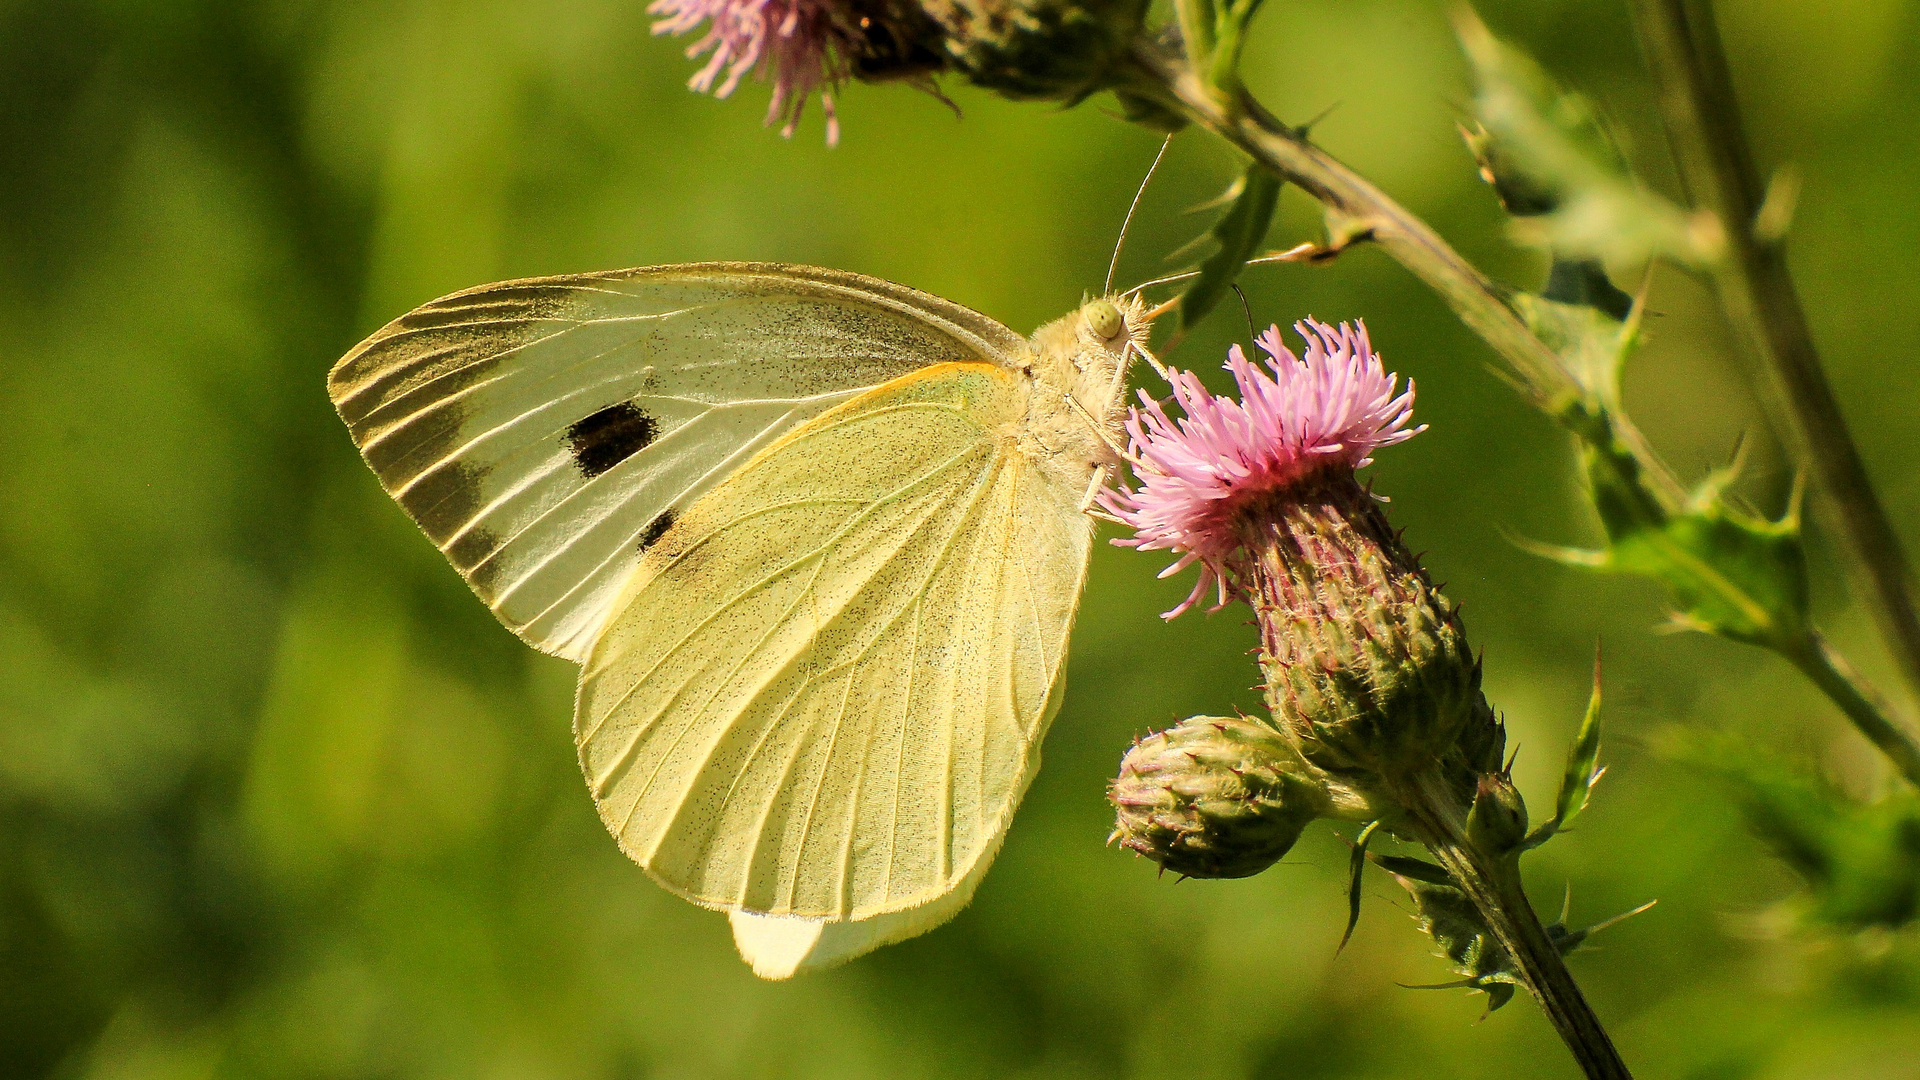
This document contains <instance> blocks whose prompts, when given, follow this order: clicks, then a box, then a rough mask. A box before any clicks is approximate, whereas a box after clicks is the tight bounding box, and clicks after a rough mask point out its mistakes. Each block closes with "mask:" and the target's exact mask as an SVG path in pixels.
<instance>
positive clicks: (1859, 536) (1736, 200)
mask: <svg viewBox="0 0 1920 1080" xmlns="http://www.w3.org/2000/svg"><path fill="white" fill-rule="evenodd" d="M1630 7H1631V8H1632V10H1633V19H1634V25H1635V28H1636V29H1637V30H1638V32H1639V36H1640V43H1641V49H1642V51H1643V52H1644V53H1645V55H1646V60H1647V66H1648V67H1649V68H1650V69H1652V72H1653V75H1654V79H1655V81H1656V82H1657V83H1658V84H1659V92H1660V97H1661V105H1662V108H1663V111H1664V113H1665V116H1666V125H1667V135H1668V141H1669V142H1670V143H1671V144H1672V146H1673V152H1674V158H1675V160H1676V163H1677V164H1678V166H1679V170H1680V177H1681V180H1682V182H1683V183H1684V185H1685V187H1686V188H1687V192H1688V194H1689V196H1690V197H1691V198H1692V199H1693V200H1694V201H1695V202H1696V203H1697V204H1699V206H1700V208H1701V209H1703V210H1705V211H1706V212H1707V213H1709V214H1711V215H1712V216H1713V218H1714V219H1715V220H1716V221H1717V222H1718V224H1719V226H1720V231H1721V232H1722V233H1723V234H1724V236H1725V241H1726V250H1725V253H1724V255H1723V256H1722V257H1721V258H1720V259H1719V260H1718V261H1717V262H1716V263H1715V265H1714V266H1713V268H1712V276H1713V281H1714V285H1715V286H1716V288H1717V290H1718V292H1719V295H1720V305H1721V307H1722V309H1723V310H1724V311H1725V313H1726V316H1727V321H1728V322H1729V323H1730V324H1731V325H1732V328H1733V330H1734V336H1735V338H1736V340H1737V341H1738V343H1739V345H1740V347H1741V350H1742V351H1743V352H1744V353H1745V354H1746V355H1747V357H1748V359H1749V362H1750V364H1751V366H1752V367H1754V368H1757V369H1760V370H1761V371H1763V372H1764V373H1765V374H1764V376H1763V378H1764V380H1765V381H1766V382H1767V383H1768V384H1770V388H1771V391H1772V393H1771V394H1762V395H1760V397H1761V398H1762V400H1763V401H1766V402H1768V405H1769V408H1770V411H1773V412H1776V413H1778V412H1781V411H1784V412H1785V413H1786V414H1787V417H1788V419H1789V420H1790V421H1791V422H1790V423H1787V424H1783V425H1779V426H1780V427H1781V428H1782V429H1783V430H1786V431H1787V432H1789V433H1790V438H1791V440H1792V441H1793V442H1794V443H1795V444H1797V445H1796V446H1795V449H1796V450H1797V451H1798V456H1799V457H1800V458H1801V459H1802V460H1805V461H1809V462H1811V463H1812V466H1813V469H1814V473H1815V475H1816V476H1818V477H1819V479H1820V484H1821V488H1822V489H1823V490H1824V491H1825V492H1826V494H1827V496H1828V497H1829V499H1830V500H1831V506H1830V509H1829V512H1828V513H1827V514H1824V515H1823V517H1824V518H1826V519H1828V521H1827V524H1828V526H1829V527H1830V528H1832V529H1833V530H1834V532H1835V533H1836V534H1837V535H1838V536H1839V537H1840V538H1841V541H1842V547H1843V548H1844V549H1845V551H1846V553H1847V556H1848V557H1847V559H1846V560H1845V562H1846V565H1847V569H1848V572H1849V577H1851V578H1852V580H1853V583H1854V587H1855V589H1856V590H1857V592H1858V593H1859V595H1860V596H1861V597H1862V598H1863V599H1864V600H1865V602H1866V603H1867V605H1868V607H1870V608H1871V609H1872V611H1873V614H1874V618H1875V620H1876V621H1877V622H1878V623H1879V626H1880V632H1881V635H1882V637H1883V638H1884V639H1885V641H1886V645H1887V649H1888V651H1889V652H1891V653H1892V654H1893V657H1894V660H1895V662H1896V663H1897V664H1898V666H1899V668H1900V670H1901V674H1902V675H1903V676H1904V677H1905V679H1906V682H1907V685H1908V689H1909V690H1910V692H1912V693H1913V694H1914V695H1916V696H1920V616H1916V614H1915V610H1914V602H1913V594H1912V591H1911V584H1912V580H1913V579H1912V573H1911V570H1910V569H1909V567H1908V563H1907V559H1906V553H1905V551H1904V550H1903V549H1902V547H1901V544H1900V539H1899V536H1898V534H1896V533H1895V532H1894V529H1893V525H1892V523H1891V522H1890V521H1889V520H1888V518H1887V513H1886V510H1885V508H1884V507H1883V506H1882V505H1881V502H1880V499H1879V497H1878V495H1876V494H1875V492H1874V488H1873V482H1872V480H1871V479H1870V478H1869V477H1868V475H1867V470H1866V465H1865V463H1864V462H1863V461H1862V460H1861V457H1860V451H1859V448H1858V447H1857V446H1856V445H1855V443H1854V441H1853V437H1852V435H1851V434H1850V433H1849V432H1848V430H1847V422H1846V419H1845V418H1844V417H1843V416H1842V415H1841V412H1840V406H1839V403H1838V402H1837V401H1836V400H1835V399H1834V396H1833V389H1832V387H1831V386H1829V385H1828V383H1827V377H1826V374H1825V372H1824V371H1823V370H1822V367H1821V364H1820V354H1819V352H1818V351H1817V350H1816V349H1815V348H1814V344H1813V336H1812V333H1811V331H1810V330H1809V328H1808V325H1807V317H1806V312H1805V311H1804V310H1803V309H1802V307H1801V304H1800V296H1799V293H1798V292H1797V291H1796V290H1795V288H1794V284H1793V277H1792V275H1791V274H1790V273H1789V271H1788V269H1787V260H1786V252H1785V249H1784V247H1783V246H1782V244H1781V243H1780V237H1779V236H1778V235H1761V233H1762V231H1763V230H1762V229H1761V227H1760V224H1761V223H1760V211H1761V208H1762V206H1763V205H1764V204H1765V201H1766V189H1765V187H1764V186H1763V185H1762V184H1761V182H1760V177H1759V174H1758V172H1757V171H1756V170H1755V168H1754V164H1753V154H1752V151H1751V150H1750V149H1749V147H1748V145H1747V138H1746V131H1745V128H1744V127H1743V126H1742V125H1741V119H1740V108H1739V102H1738V101H1737V99H1736V98H1735V97H1734V92H1733V78H1732V75H1731V73H1730V71H1729V69H1728V67H1727V57H1726V53H1725V51H1724V50H1723V49H1722V48H1721V44H1720V31H1719V28H1718V26H1717V25H1716V24H1715V22H1714V17H1713V8H1712V5H1711V4H1710V3H1709V2H1708V0H1633V3H1632V4H1631V5H1630ZM1774 216H1778V215H1774ZM1767 231H1769V232H1771V230H1767ZM1802 670H1805V671H1807V672H1808V674H1809V675H1813V674H1814V672H1813V671H1812V670H1810V669H1808V668H1807V667H1806V665H1804V664H1803V665H1802ZM1815 678H1816V681H1818V679H1819V677H1818V676H1815ZM1826 685H1827V684H1826V683H1823V684H1822V686H1823V688H1824V687H1825V686H1826ZM1829 693H1831V691H1829ZM1835 700H1836V701H1837V700H1840V699H1839V698H1838V697H1836V698H1835ZM1842 707H1843V708H1845V707H1846V705H1845V703H1844V702H1843V703H1842ZM1848 715H1849V716H1853V715H1854V713H1853V711H1852V710H1849V713H1848ZM1855 723H1859V720H1858V719H1857V718H1856V720H1855ZM1862 730H1866V729H1865V728H1864V727H1863V728H1862ZM1868 737H1869V738H1873V735H1872V733H1869V736H1868ZM1875 742H1876V744H1880V745H1881V747H1882V749H1886V746H1885V744H1881V743H1880V740H1879V739H1877V738H1876V739H1875ZM1888 754H1889V756H1894V752H1893V751H1891V750H1889V751H1888ZM1898 763H1899V760H1898V758H1897V757H1896V764H1898ZM1901 769H1902V771H1903V772H1905V773H1906V774H1907V775H1908V777H1909V778H1913V777H1914V775H1915V774H1914V771H1913V769H1912V768H1911V767H1910V766H1908V765H1904V764H1903V765H1901Z"/></svg>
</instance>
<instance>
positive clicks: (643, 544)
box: [639, 506, 679, 551]
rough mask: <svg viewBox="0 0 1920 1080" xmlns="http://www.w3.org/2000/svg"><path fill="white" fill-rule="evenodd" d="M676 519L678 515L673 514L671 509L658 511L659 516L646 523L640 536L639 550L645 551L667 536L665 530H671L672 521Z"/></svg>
mask: <svg viewBox="0 0 1920 1080" xmlns="http://www.w3.org/2000/svg"><path fill="white" fill-rule="evenodd" d="M677 517H679V515H678V514H675V513H674V512H673V507H671V506H669V507H667V508H666V509H665V510H662V511H660V513H659V515H658V516H656V517H655V518H654V519H653V520H652V521H649V522H647V527H646V529H645V531H643V532H641V534H640V547H639V550H641V551H645V550H647V549H648V548H650V547H652V546H653V545H654V544H656V543H658V542H659V540H660V538H661V537H662V536H665V535H666V534H667V530H668V529H671V528H673V522H674V519H675V518H677Z"/></svg>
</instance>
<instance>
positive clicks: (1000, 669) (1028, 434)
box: [328, 263, 1158, 978]
mask: <svg viewBox="0 0 1920 1080" xmlns="http://www.w3.org/2000/svg"><path fill="white" fill-rule="evenodd" d="M1155 314H1158V312H1148V311H1147V310H1146V308H1145V305H1144V304H1143V303H1142V302H1141V301H1140V300H1138V299H1137V298H1135V297H1133V296H1131V295H1121V296H1113V297H1108V298H1103V299H1096V300H1092V301H1090V302H1088V303H1086V304H1084V305H1083V306H1081V307H1080V308H1079V310H1077V311H1075V312H1074V313H1072V314H1070V315H1067V316H1066V317H1064V318H1061V319H1058V320H1056V321H1054V322H1051V323H1049V324H1047V325H1046V326H1043V327H1041V328H1040V330H1038V331H1037V332H1036V333H1035V334H1034V335H1033V337H1032V338H1031V339H1027V338H1022V337H1021V336H1020V335H1018V334H1016V333H1014V332H1013V331H1011V330H1009V329H1007V328H1006V327H1004V326H1002V325H1000V324H999V323H997V322H995V321H993V320H992V319H989V318H987V317H986V316H984V315H980V314H978V313H976V312H973V311H970V310H968V309H966V308H964V307H962V306H960V305H958V304H954V303H951V302H949V301H946V300H943V299H941V298H939V297H937V296H932V295H929V294H927V293H923V292H919V291H917V290H914V289H909V288H905V287H903V286H899V285H895V284H892V283H890V282H886V281H881V280H878V279H875V278H871V277H865V276H862V275H859V274H853V273H847V272H843V271H836V270H822V269H815V268H810V267H802V266H787V265H777V264H765V263H700V264H688V265H680V266H662V267H646V268H641V269H634V270H620V271H612V272H607V273H592V274H580V275H574V276H565V277H549V278H533V279H527V280H520V281H508V282H502V283H499V284H494V285H486V286H481V287H479V288H476V289H469V290H467V291H464V292H459V293H454V294H453V295H451V296H447V297H443V298H442V299H439V300H435V301H433V302H432V303H429V304H425V305H423V306H421V307H419V308H416V309H415V310H413V311H411V312H409V313H407V314H405V315H403V316H401V317H400V318H398V319H396V320H394V321H393V322H391V323H389V324H388V325H387V326H385V327H383V328H381V329H380V330H379V331H377V332H376V333H374V334H373V335H372V336H371V337H369V338H368V339H367V340H365V341H363V342H361V343H360V344H359V345H358V346H356V347H355V348H354V349H353V350H352V351H351V352H349V353H348V354H347V355H346V356H345V357H344V358H342V359H341V360H340V362H339V363H338V364H337V365H336V366H335V367H334V368H333V370H332V373H331V374H330V375H329V377H328V391H329V393H330V395H331V397H332V399H333V403H334V406H335V408H336V409H337V410H338V411H339V413H340V417H341V419H343V420H344V421H345V422H346V424H347V428H348V430H349V432H350V433H351V435H352V437H353V441H354V443H355V444H356V445H357V446H358V447H359V449H360V453H361V455H362V456H363V457H364V458H365V460H366V462H367V464H368V465H370V466H371V467H372V468H373V471H374V473H375V474H376V475H377V476H378V478H379V481H380V483H381V485H382V486H383V487H384V488H385V489H386V491H387V492H388V494H390V495H391V496H393V498H394V499H395V500H396V501H398V502H399V504H400V506H401V507H402V508H403V509H404V510H405V511H406V512H407V514H408V515H409V516H411V517H412V518H413V520H414V521H415V522H416V523H417V524H418V525H419V526H420V528H421V529H422V530H423V531H424V532H425V533H426V534H427V536H428V537H429V538H430V539H431V540H432V541H433V542H434V543H435V544H436V545H437V546H438V547H439V548H440V550H441V551H442V552H443V553H444V554H445V555H446V556H447V558H448V559H449V560H450V561H451V562H452V563H453V565H454V568H455V569H457V570H458V571H459V572H460V574H461V575H462V576H463V577H465V579H466V581H467V584H468V585H469V586H471V587H472V589H473V591H474V592H475V593H476V594H477V595H478V596H479V597H480V599H481V600H482V601H484V602H485V603H486V604H487V606H488V608H489V609H491V610H492V611H493V613H494V615H495V616H496V617H498V618H499V620H500V621H501V622H502V623H503V624H505V625H506V627H507V628H508V629H510V630H512V631H513V632H514V633H515V634H517V635H519V636H520V637H521V638H522V639H523V640H525V641H526V642H527V643H528V644H530V645H533V646H534V647H536V648H538V649H541V650H543V651H545V652H548V653H552V654H554V655H557V656H563V657H566V658H567V659H569V660H573V661H575V662H577V663H579V664H580V665H581V675H580V683H579V695H578V700H577V703H576V706H575V712H574V722H573V728H574V736H575V742H576V744H577V746H578V749H579V755H580V765H581V769H582V771H583V772H584V773H585V776H586V781H587V786H588V788H589V790H590V791H591V793H592V796H593V799H594V802H595V804H596V806H597V807H598V809H599V813H600V818H601V820H602V821H603V822H604V823H605V824H606V827H607V829H608V831H609V832H610V833H611V834H612V835H613V837H614V839H615V840H616V841H617V842H618V844H619V846H620V848H621V849H622V850H623V851H624V852H626V854H627V855H628V856H629V857H631V858H632V859H633V860H634V861H635V862H637V863H638V864H639V865H640V866H642V867H643V868H645V870H646V871H647V873H648V874H649V875H650V876H652V877H653V878H654V880H656V881H657V882H659V883H660V884H661V885H663V886H665V887H666V888H667V889H668V890H670V891H672V892H674V893H676V894H678V895H680V896H682V897H685V898H686V899H688V900H691V901H693V902H694V903H697V904H701V905H704V906H706V907H710V908H716V909H721V910H725V911H727V912H728V913H729V915H730V918H731V920H732V927H733V931H734V938H735V942H736V944H737V945H738V947H739V949H740V952H741V954H742V956H743V957H744V958H745V959H746V960H747V961H748V962H749V963H750V964H751V965H752V966H753V969H754V970H755V972H757V973H759V974H760V975H762V976H764V977H768V978H785V977H787V976H789V975H792V974H794V973H795V972H797V971H801V970H807V969H812V968H818V967H824V966H828V965H830V964H834V963H838V962H841V961H844V960H847V959H851V958H853V957H855V956H858V955H861V954H863V953H866V952H868V951H871V950H872V949H875V948H878V947H880V946H881V945H885V944H888V943H891V942H894V941H898V940H901V939H904V938H907V937H911V936H913V935H916V934H919V933H922V932H924V931H926V930H929V929H931V928H933V927H935V926H938V925H939V924H941V923H943V922H945V921H946V920H948V919H950V918H952V917H953V916H954V915H955V914H956V913H958V911H959V910H960V909H961V908H962V907H963V906H965V904H966V903H967V901H968V900H969V899H970V898H971V897H972V895H973V892H974V889H975V887H976V886H977V885H978V884H979V882H980V879H981V876H982V875H983V874H984V873H985V872H986V869H987V866H988V864H989V863H990V862H991V861H992V859H993V857H994V854H995V853H996V851H997V850H998V848H999V846H1000V843H1001V840H1002V838H1003V837H1004V836H1005V835H1006V831H1007V827H1008V824H1009V822H1010V821H1011V819H1012V817H1013V813H1014V810H1015V808H1016V807H1017V805H1018V804H1019V802H1020V799H1021V797H1022V795H1023V794H1024V793H1025V791H1026V788H1027V785H1028V784H1029V782H1030V781H1031V780H1032V778H1033V776H1034V773H1035V771H1036V770H1037V768H1038V766H1039V758H1040V743H1041V739H1042V737H1043V736H1044V735H1045V733H1046V730H1047V726H1048V724H1049V723H1050V721H1051V720H1052V719H1053V717H1054V714H1055V713H1056V712H1057V711H1058V709H1059V707H1060V691H1061V685H1062V672H1063V668H1064V665H1065V661H1066V655H1067V638H1068V635H1069V632H1070V631H1071V629H1072V626H1073V620H1074V613H1075V610H1076V609H1077V607H1078V605H1079V598H1080V592H1081V586H1082V584H1083V582H1084V580H1085V578H1086V572H1087V559H1088V554H1089V550H1090V545H1091V542H1092V537H1093V523H1092V521H1091V520H1090V518H1089V517H1088V515H1087V514H1086V513H1085V511H1086V510H1087V509H1088V507H1089V506H1090V505H1091V502H1092V496H1093V493H1094V492H1095V491H1096V490H1097V489H1098V487H1099V486H1100V484H1101V482H1102V479H1103V477H1104V475H1105V473H1106V471H1107V470H1108V469H1109V468H1110V467H1113V466H1114V465H1115V464H1116V463H1117V461H1118V460H1119V451H1118V450H1117V449H1116V442H1117V441H1118V440H1120V439H1122V438H1123V437H1124V436H1123V434H1122V430H1121V420H1122V413H1123V408H1122V405H1121V399H1122V394H1123V390H1124V386H1125V381H1126V374H1127V369H1128V366H1129V363H1130V362H1131V359H1132V358H1133V357H1134V356H1135V355H1147V356H1149V359H1151V357H1150V355H1149V354H1147V353H1146V352H1145V342H1146V340H1147V333H1148V330H1149V327H1150V324H1151V320H1152V316H1153V315H1155ZM1156 366H1157V365H1156Z"/></svg>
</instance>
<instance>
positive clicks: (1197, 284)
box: [1180, 162, 1281, 330]
mask: <svg viewBox="0 0 1920 1080" xmlns="http://www.w3.org/2000/svg"><path fill="white" fill-rule="evenodd" d="M1280 185H1281V181H1280V178H1279V177H1278V176H1275V175H1274V174H1273V173H1271V172H1268V171H1267V169H1266V168H1265V167H1264V166H1262V165H1260V164H1259V163H1257V162H1256V163H1254V164H1251V165H1248V166H1247V172H1246V175H1245V176H1244V177H1243V178H1242V187H1241V190H1240V195H1239V197H1238V198H1236V199H1234V200H1233V205H1232V206H1231V207H1229V208H1228V209H1227V212H1226V213H1225V214H1222V215H1221V216H1220V220H1219V221H1217V222H1215V223H1214V226H1213V238H1214V239H1215V240H1216V241H1218V242H1219V244H1220V249H1219V250H1218V251H1215V252H1214V253H1213V254H1212V255H1211V256H1209V257H1208V258H1207V261H1206V262H1204V263H1201V264H1200V276H1199V277H1198V278H1195V279H1194V282H1193V284H1191V285H1189V286H1187V291H1186V292H1184V293H1182V294H1181V295H1180V327H1181V329H1182V330H1187V329H1191V328H1192V327H1193V326H1194V325H1195V324H1196V323H1198V322H1199V321H1200V320H1201V319H1202V318H1204V317H1205V316H1206V314H1207V313H1208V312H1210V311H1212V310H1213V306H1214V305H1215V304H1217V303H1219V302H1220V298H1221V297H1223V296H1225V295H1226V294H1227V289H1228V288H1229V287H1231V286H1232V285H1233V283H1234V280H1235V279H1237V278H1238V277H1239V276H1240V271H1241V269H1242V268H1243V267H1245V266H1246V265H1247V260H1248V259H1251V258H1253V257H1254V255H1256V254H1257V253H1258V252H1259V249H1260V244H1261V242H1262V241H1264V240H1265V239H1266V238H1267V228H1268V226H1270V225H1271V224H1272V223H1273V208H1274V205H1275V204H1276V203H1277V202H1278V201H1279V199H1280Z"/></svg>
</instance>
